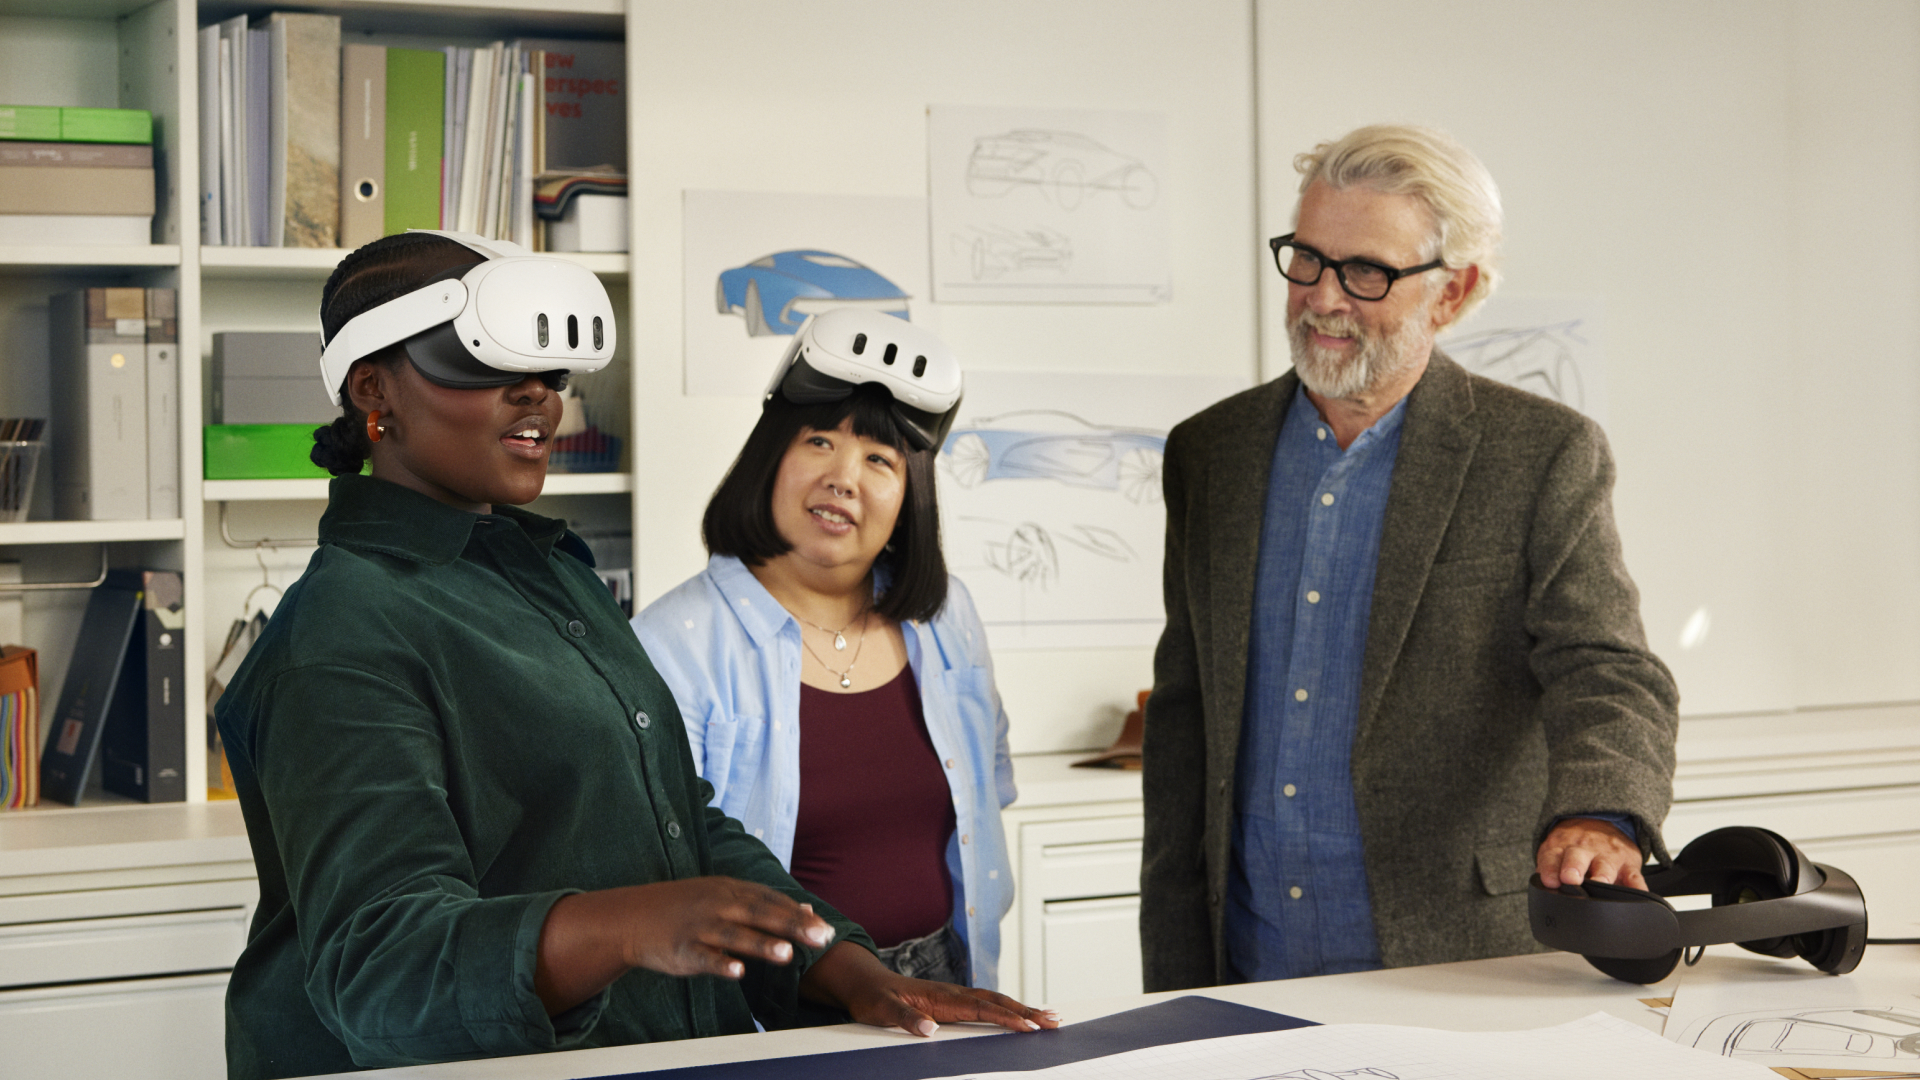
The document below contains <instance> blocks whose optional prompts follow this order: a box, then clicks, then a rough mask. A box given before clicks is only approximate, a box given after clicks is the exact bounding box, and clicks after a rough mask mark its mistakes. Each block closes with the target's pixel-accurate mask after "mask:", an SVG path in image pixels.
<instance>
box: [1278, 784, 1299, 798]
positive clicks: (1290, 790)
mask: <svg viewBox="0 0 1920 1080" xmlns="http://www.w3.org/2000/svg"><path fill="white" fill-rule="evenodd" d="M1298 790H1299V789H1298V788H1296V787H1294V786H1293V785H1292V784H1288V785H1287V786H1286V787H1283V788H1281V789H1280V794H1282V795H1285V796H1286V797H1287V798H1289V799H1291V798H1293V793H1294V792H1295V791H1298Z"/></svg>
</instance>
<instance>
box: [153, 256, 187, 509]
mask: <svg viewBox="0 0 1920 1080" xmlns="http://www.w3.org/2000/svg"><path fill="white" fill-rule="evenodd" d="M176 306H177V304H176V297H175V294H174V291H173V290H172V289H148V290H147V516H148V517H149V518H153V519H155V520H167V519H170V518H177V517H179V516H180V345H179V339H180V331H179V325H180V324H179V320H178V319H177V318H176V311H175V308H176Z"/></svg>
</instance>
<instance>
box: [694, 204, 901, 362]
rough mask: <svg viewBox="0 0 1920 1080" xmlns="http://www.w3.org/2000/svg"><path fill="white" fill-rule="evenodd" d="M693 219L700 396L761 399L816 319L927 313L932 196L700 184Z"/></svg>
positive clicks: (696, 359) (695, 335)
mask: <svg viewBox="0 0 1920 1080" xmlns="http://www.w3.org/2000/svg"><path fill="white" fill-rule="evenodd" d="M682 222H683V231H684V237H685V239H684V240H683V246H682V259H683V262H684V265H683V271H684V273H683V281H684V282H685V285H684V289H685V296H684V299H683V310H684V312H685V315H684V318H685V323H684V331H685V354H686V355H685V360H686V392H687V394H688V395H689V396H691V397H702V396H737V397H759V396H760V395H761V394H762V393H764V392H765V391H766V388H767V380H768V379H770V378H772V377H773V365H774V364H775V362H777V361H778V360H779V359H780V355H781V354H782V353H784V352H785V351H786V348H787V345H788V344H790V343H791V342H792V341H793V333H794V331H795V330H797V329H799V327H800V324H801V323H802V322H805V321H806V317H807V316H808V315H811V314H816V313H818V312H820V311H825V310H828V309H831V308H836V307H865V308H869V309H871V310H875V311H883V312H886V313H887V314H890V315H898V316H900V317H902V318H906V317H908V316H909V315H914V316H917V315H919V314H920V313H921V312H922V311H924V310H925V309H924V307H923V305H925V304H926V302H927V228H926V223H927V203H926V200H924V199H909V198H898V197H886V196H866V195H783V194H768V193H764V192H745V191H689V192H687V193H686V194H685V196H684V199H683V205H682ZM914 321H918V320H917V318H916V319H915V320H914Z"/></svg>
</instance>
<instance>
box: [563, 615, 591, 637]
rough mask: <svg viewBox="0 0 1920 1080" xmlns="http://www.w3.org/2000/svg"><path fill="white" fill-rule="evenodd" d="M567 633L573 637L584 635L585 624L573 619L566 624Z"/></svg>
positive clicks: (585, 631) (585, 630)
mask: <svg viewBox="0 0 1920 1080" xmlns="http://www.w3.org/2000/svg"><path fill="white" fill-rule="evenodd" d="M567 633H569V634H572V635H573V636H574V637H586V636H587V624H586V623H583V622H581V621H580V620H579V619H575V620H573V621H572V622H570V623H568V624H567Z"/></svg>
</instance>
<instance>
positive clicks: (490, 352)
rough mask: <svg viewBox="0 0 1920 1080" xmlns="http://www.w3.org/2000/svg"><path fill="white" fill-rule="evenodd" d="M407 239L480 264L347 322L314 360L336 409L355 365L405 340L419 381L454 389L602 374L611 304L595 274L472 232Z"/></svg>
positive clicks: (610, 336)
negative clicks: (465, 253)
mask: <svg viewBox="0 0 1920 1080" xmlns="http://www.w3.org/2000/svg"><path fill="white" fill-rule="evenodd" d="M409 231H411V232H424V233H430V234H432V235H434V236H444V237H446V238H447V239H449V240H452V241H454V242H456V243H459V244H463V245H465V246H467V247H469V248H472V249H473V250H475V251H477V252H479V253H480V254H482V255H485V256H486V261H484V262H479V263H474V264H473V265H471V266H459V267H455V268H453V269H451V270H448V271H447V272H446V273H444V274H441V275H439V276H438V277H437V278H435V279H434V280H432V281H430V282H428V283H427V284H426V285H424V286H422V287H421V288H418V289H415V290H414V291H412V292H410V293H407V294H406V295H404V296H400V297H396V298H395V299H392V300H389V301H387V302H386V303H384V304H381V305H379V306H378V307H374V308H369V309H368V310H366V311H363V312H361V313H360V314H358V315H356V316H354V317H353V318H352V319H350V320H348V322H347V325H345V326H343V327H341V328H340V332H339V333H337V334H335V335H333V340H332V341H330V342H328V343H327V347H326V349H325V351H323V352H322V353H321V354H320V379H321V381H322V382H323V383H325V384H326V390H327V398H328V400H330V401H332V402H333V403H334V404H335V405H338V404H340V389H341V385H342V384H343V383H344V382H345V381H346V378H347V369H349V368H351V367H352V366H353V362H354V361H355V360H359V359H362V358H364V357H367V356H371V355H372V354H374V353H376V352H379V351H380V350H381V349H384V348H387V347H388V346H391V345H395V344H400V343H403V342H404V343H405V345H406V350H407V358H408V359H409V360H411V361H412V362H413V366H414V368H415V369H417V370H418V371H419V372H420V374H421V375H422V376H424V377H426V379H427V380H428V381H429V382H434V383H438V384H439V385H441V386H450V387H454V388H457V389H474V388H481V387H490V386H511V385H513V384H514V383H517V382H519V381H520V380H522V379H524V378H526V377H527V376H528V375H535V374H541V373H544V372H550V371H558V372H571V373H585V372H590V371H599V370H600V369H601V368H603V367H606V366H607V362H608V361H609V360H611V359H613V347H614V345H615V343H616V339H615V331H614V322H613V302H612V301H611V300H609V299H607V290H606V287H605V286H604V285H601V284H600V279H599V278H597V277H595V276H594V275H593V272H592V271H590V270H588V269H586V268H585V267H583V266H581V265H580V264H579V263H575V262H570V261H568V260H566V259H556V258H553V257H551V256H548V255H540V254H536V253H534V252H531V251H528V250H527V249H526V248H523V247H521V246H520V245H519V244H515V243H511V242H509V241H505V240H489V239H487V238H485V237H483V236H480V235H478V234H476V233H464V232H442V231H438V230H433V229H416V230H409Z"/></svg>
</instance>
